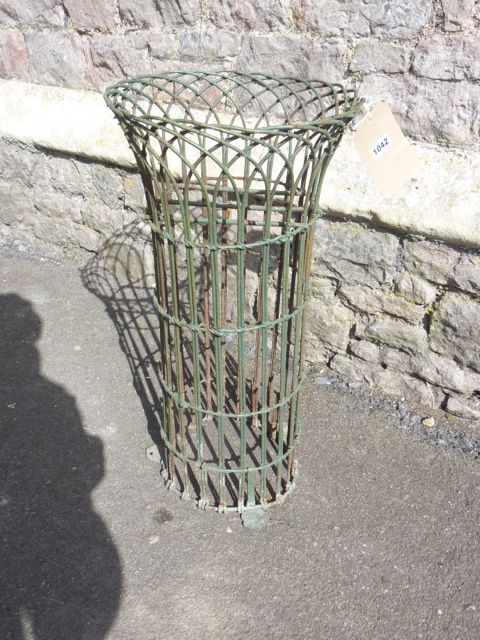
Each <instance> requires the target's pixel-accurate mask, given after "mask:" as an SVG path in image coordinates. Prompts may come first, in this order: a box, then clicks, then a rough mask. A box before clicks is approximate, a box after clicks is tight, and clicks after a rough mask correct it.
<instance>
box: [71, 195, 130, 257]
mask: <svg viewBox="0 0 480 640" xmlns="http://www.w3.org/2000/svg"><path fill="white" fill-rule="evenodd" d="M81 221H82V222H83V224H84V225H86V226H87V227H88V228H89V229H94V230H95V231H99V232H102V233H109V234H110V233H113V232H115V231H118V230H119V229H121V228H122V226H123V216H122V212H121V211H118V210H115V209H109V208H108V207H106V206H102V205H100V204H99V203H98V202H95V201H85V202H84V203H83V204H82V207H81ZM84 248H85V247H84Z"/></svg>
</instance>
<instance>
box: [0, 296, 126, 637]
mask: <svg viewBox="0 0 480 640" xmlns="http://www.w3.org/2000/svg"><path fill="white" fill-rule="evenodd" d="M41 327H42V323H41V320H40V318H39V316H38V315H37V314H36V313H35V311H34V310H33V307H32V305H31V304H30V302H28V301H27V300H25V299H23V298H22V297H20V296H18V295H16V294H6V295H0V467H1V476H0V477H1V480H0V556H1V558H2V560H1V571H0V637H1V638H2V639H4V640H23V639H25V638H32V639H33V638H34V639H35V640H86V639H88V640H102V639H103V638H104V637H105V634H106V633H107V631H108V629H109V628H110V626H111V624H112V622H113V621H114V619H115V615H116V612H117V609H118V605H119V600H120V593H121V585H122V577H121V567H120V559H119V556H118V553H117V551H116V548H115V545H114V544H113V542H112V540H111V537H110V535H109V532H108V530H107V528H106V526H105V525H104V523H103V521H102V520H101V518H100V517H99V516H98V515H97V514H96V513H95V511H94V510H93V506H92V503H91V498H90V494H91V492H92V490H93V489H94V487H95V486H96V485H97V484H98V483H99V482H100V480H101V479H102V477H103V474H104V462H103V450H102V443H101V440H100V439H99V438H97V437H94V436H91V435H87V434H86V433H85V431H84V430H83V427H82V420H81V416H80V414H79V411H78V408H77V405H76V402H75V399H74V398H73V397H72V396H70V395H69V394H68V392H67V391H66V390H65V389H63V388H62V387H61V386H59V385H58V384H55V383H53V382H51V381H50V380H48V379H47V378H46V377H44V376H43V375H42V373H41V371H40V357H39V353H38V350H37V347H36V342H37V340H38V339H39V337H40V333H41Z"/></svg>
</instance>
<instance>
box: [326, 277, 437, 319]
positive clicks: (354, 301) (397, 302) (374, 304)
mask: <svg viewBox="0 0 480 640" xmlns="http://www.w3.org/2000/svg"><path fill="white" fill-rule="evenodd" d="M338 295H339V297H340V299H341V300H342V302H344V303H346V304H347V306H349V307H353V308H354V309H358V310H359V311H362V312H363V313H366V314H368V315H377V314H381V315H383V314H385V313H386V314H388V315H391V316H396V317H397V318H402V319H404V320H406V321H407V322H410V323H412V324H418V323H419V322H421V321H422V319H423V318H424V316H425V309H424V308H423V307H421V306H419V305H417V304H414V303H412V302H409V301H408V300H406V299H405V298H403V297H401V296H398V295H396V294H395V293H393V292H392V291H390V290H382V289H371V288H370V287H362V286H361V285H358V284H357V285H342V286H341V287H340V290H339V292H338Z"/></svg>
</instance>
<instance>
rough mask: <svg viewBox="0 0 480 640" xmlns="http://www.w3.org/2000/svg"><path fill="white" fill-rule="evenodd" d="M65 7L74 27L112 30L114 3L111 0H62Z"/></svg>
mask: <svg viewBox="0 0 480 640" xmlns="http://www.w3.org/2000/svg"><path fill="white" fill-rule="evenodd" d="M64 5H65V9H66V10H67V11H68V15H69V16H70V20H71V21H72V24H73V26H74V27H75V29H78V30H79V31H92V30H94V29H98V30H100V31H113V29H114V28H115V4H114V2H113V1H112V0H106V1H104V2H97V1H96V0H64Z"/></svg>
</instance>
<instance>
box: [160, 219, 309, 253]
mask: <svg viewBox="0 0 480 640" xmlns="http://www.w3.org/2000/svg"><path fill="white" fill-rule="evenodd" d="M320 216H321V213H320V212H318V211H317V212H316V213H315V214H314V215H313V216H312V217H311V218H310V220H309V221H308V222H301V223H298V226H297V227H295V228H294V229H291V230H289V231H287V232H286V233H282V234H279V235H278V236H274V237H273V238H264V239H263V240H257V241H256V242H238V243H237V244H219V243H213V242H192V241H191V240H183V239H181V238H175V236H172V234H171V233H169V232H168V231H166V230H165V229H162V228H161V227H160V226H159V225H157V224H155V223H154V222H152V221H151V220H149V221H148V223H149V225H150V227H151V229H152V231H154V232H155V233H156V234H157V235H159V236H160V238H162V239H164V240H167V241H168V242H171V243H172V244H176V245H181V246H182V247H186V248H187V249H208V250H209V251H244V250H245V249H253V248H257V247H265V246H267V245H272V244H273V245H275V244H284V243H286V242H290V240H291V239H292V238H294V237H295V236H297V235H299V234H300V233H306V232H307V231H308V229H309V228H310V227H312V226H313V225H314V224H315V222H316V221H317V219H318V218H319V217H320Z"/></svg>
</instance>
